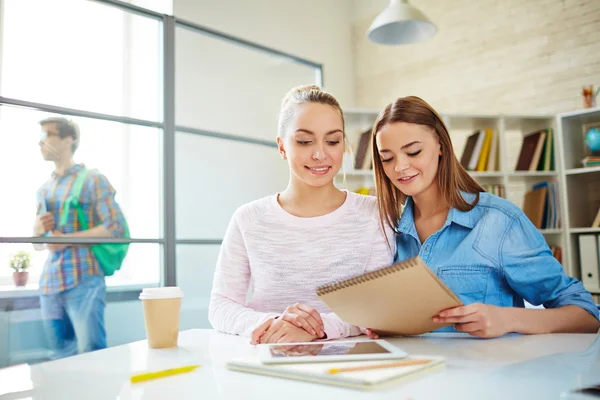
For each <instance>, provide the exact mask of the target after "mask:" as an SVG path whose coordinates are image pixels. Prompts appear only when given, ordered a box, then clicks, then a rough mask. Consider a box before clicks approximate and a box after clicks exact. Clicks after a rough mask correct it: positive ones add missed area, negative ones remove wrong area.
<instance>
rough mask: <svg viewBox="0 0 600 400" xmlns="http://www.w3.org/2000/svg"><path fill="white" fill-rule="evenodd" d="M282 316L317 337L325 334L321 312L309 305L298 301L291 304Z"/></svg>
mask: <svg viewBox="0 0 600 400" xmlns="http://www.w3.org/2000/svg"><path fill="white" fill-rule="evenodd" d="M280 318H281V319H282V320H284V321H287V322H289V323H291V324H293V325H295V326H297V327H298V328H302V329H304V330H305V331H306V332H308V333H310V334H311V335H312V336H316V337H317V338H322V337H323V336H325V326H324V324H323V319H322V318H321V314H319V312H318V311H317V310H315V309H314V308H313V307H311V306H309V305H306V304H300V303H296V304H294V305H293V306H289V307H288V308H286V309H285V311H284V313H283V315H282V316H281V317H280Z"/></svg>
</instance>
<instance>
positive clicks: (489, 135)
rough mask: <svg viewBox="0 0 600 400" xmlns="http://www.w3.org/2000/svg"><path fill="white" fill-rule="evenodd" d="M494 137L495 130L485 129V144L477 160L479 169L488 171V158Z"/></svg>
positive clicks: (479, 170)
mask: <svg viewBox="0 0 600 400" xmlns="http://www.w3.org/2000/svg"><path fill="white" fill-rule="evenodd" d="M493 137H494V131H493V130H491V129H485V136H484V139H483V145H482V146H481V152H480V153H479V160H478V161H477V169H476V170H477V171H478V172H484V171H487V163H488V158H489V156H490V149H491V147H492V139H493Z"/></svg>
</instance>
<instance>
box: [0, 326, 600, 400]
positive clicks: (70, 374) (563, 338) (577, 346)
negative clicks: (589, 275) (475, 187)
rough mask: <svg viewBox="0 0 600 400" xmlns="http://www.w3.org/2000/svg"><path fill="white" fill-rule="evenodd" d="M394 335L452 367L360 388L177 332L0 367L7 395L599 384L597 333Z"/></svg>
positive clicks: (425, 393)
mask: <svg viewBox="0 0 600 400" xmlns="http://www.w3.org/2000/svg"><path fill="white" fill-rule="evenodd" d="M388 340H390V341H391V342H392V343H394V344H395V345H397V346H399V347H401V348H403V349H405V350H407V351H408V352H410V353H413V354H416V353H419V354H440V355H444V356H446V357H447V360H448V362H447V365H448V366H447V368H446V369H445V370H444V371H441V372H437V373H434V374H430V375H426V376H424V377H423V378H421V379H419V380H416V381H412V382H409V383H406V384H404V385H401V386H392V387H389V388H386V389H382V390H378V391H375V392H361V391H357V390H353V389H345V388H337V387H333V386H326V385H320V384H313V383H305V382H299V381H292V380H285V379H280V378H273V377H265V376H259V375H253V374H247V373H242V372H234V371H229V370H226V369H225V367H224V364H225V362H226V361H228V360H229V359H231V358H234V357H240V356H248V355H253V354H256V351H257V350H256V348H254V347H253V346H250V345H249V344H248V339H247V338H242V337H237V336H230V335H225V334H221V333H217V332H215V331H212V330H190V331H184V332H182V333H181V334H180V337H179V347H178V348H174V349H165V350H149V349H148V348H147V344H146V342H145V341H140V342H135V343H131V344H128V345H123V346H118V347H113V348H110V349H106V350H102V351H97V352H93V353H88V354H84V355H80V356H75V357H71V358H67V359H63V360H58V361H52V362H47V363H42V364H37V365H33V366H26V365H25V366H20V367H11V368H8V369H4V370H0V398H1V399H25V398H33V399H41V398H43V399H44V400H47V399H60V400H65V399H89V400H93V399H117V398H118V399H120V400H124V399H135V400H138V399H167V400H175V399H195V400H198V399H254V398H256V399H261V400H265V399H278V400H279V399H284V400H292V399H302V400H316V399H328V398H331V399H336V400H337V399H363V398H369V399H377V398H385V399H395V400H409V399H410V400H422V399H461V400H467V399H478V400H480V399H502V400H505V399H507V400H514V399H528V400H529V399H544V400H550V399H564V398H575V397H573V396H570V397H569V396H565V394H567V395H568V392H569V390H570V389H572V388H574V387H579V386H581V385H586V384H593V383H600V351H599V350H600V336H597V335H591V334H590V335H584V334H554V335H537V336H521V335H508V336H505V337H503V338H499V339H492V340H482V339H476V338H471V337H469V336H464V335H462V334H430V335H424V336H421V337H412V338H391V339H388ZM189 364H201V365H202V367H201V368H200V369H198V370H196V371H194V372H191V373H186V374H182V375H178V376H172V377H168V378H163V379H158V380H154V381H148V382H145V383H141V384H135V385H131V384H130V383H129V376H130V375H131V374H132V373H133V372H138V371H142V370H158V369H165V368H171V367H176V366H182V365H189ZM10 392H12V393H10ZM6 393H8V394H6ZM2 394H4V396H1V395H2ZM561 394H562V395H561Z"/></svg>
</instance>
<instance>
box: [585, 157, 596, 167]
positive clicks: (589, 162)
mask: <svg viewBox="0 0 600 400" xmlns="http://www.w3.org/2000/svg"><path fill="white" fill-rule="evenodd" d="M581 165H583V166H584V167H600V156H587V157H585V158H584V159H583V160H581Z"/></svg>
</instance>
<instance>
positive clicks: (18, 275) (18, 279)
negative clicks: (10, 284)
mask: <svg viewBox="0 0 600 400" xmlns="http://www.w3.org/2000/svg"><path fill="white" fill-rule="evenodd" d="M27 279H29V272H27V271H21V272H13V281H14V282H15V285H16V286H25V285H27Z"/></svg>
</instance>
